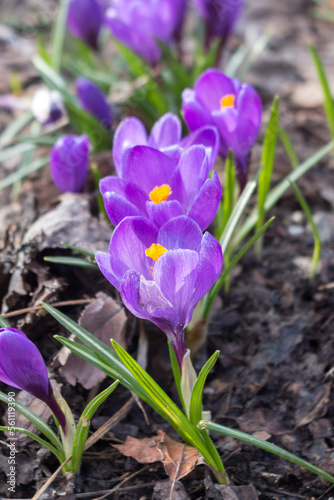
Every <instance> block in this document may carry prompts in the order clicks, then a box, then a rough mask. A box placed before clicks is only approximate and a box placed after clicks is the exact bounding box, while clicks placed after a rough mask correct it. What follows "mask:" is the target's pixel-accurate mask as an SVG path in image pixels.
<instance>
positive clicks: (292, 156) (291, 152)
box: [278, 127, 299, 168]
mask: <svg viewBox="0 0 334 500" xmlns="http://www.w3.org/2000/svg"><path fill="white" fill-rule="evenodd" d="M278 136H279V138H280V140H281V142H282V144H283V146H284V149H285V152H286V154H287V155H288V157H289V160H290V163H291V166H292V168H297V167H298V165H299V159H298V156H297V154H296V151H295V148H294V147H293V144H292V142H291V141H290V138H289V136H288V134H287V133H286V132H285V130H284V128H282V127H280V128H279V129H278Z"/></svg>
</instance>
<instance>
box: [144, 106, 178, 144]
mask: <svg viewBox="0 0 334 500" xmlns="http://www.w3.org/2000/svg"><path fill="white" fill-rule="evenodd" d="M181 137H182V125H181V121H180V119H179V118H178V116H176V115H174V114H173V113H166V114H165V115H163V116H162V117H161V118H160V120H158V121H157V122H156V123H155V124H154V125H153V128H152V130H151V133H150V137H149V139H148V146H150V147H152V148H156V149H162V148H167V147H169V146H172V145H174V144H176V143H178V142H179V141H180V140H181Z"/></svg>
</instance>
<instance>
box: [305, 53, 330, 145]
mask: <svg viewBox="0 0 334 500" xmlns="http://www.w3.org/2000/svg"><path fill="white" fill-rule="evenodd" d="M309 49H310V52H311V56H312V58H313V62H314V65H315V67H316V70H317V73H318V78H319V82H320V84H321V88H322V92H323V94H324V108H325V113H326V117H327V122H328V126H329V130H330V132H331V135H332V139H333V140H334V102H333V97H332V92H331V89H330V86H329V83H328V78H327V75H326V71H325V68H324V66H323V64H322V62H321V59H320V57H319V55H318V52H317V51H316V50H315V48H314V47H313V45H312V44H309Z"/></svg>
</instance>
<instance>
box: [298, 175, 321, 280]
mask: <svg viewBox="0 0 334 500" xmlns="http://www.w3.org/2000/svg"><path fill="white" fill-rule="evenodd" d="M291 187H292V189H293V191H294V193H295V195H296V198H297V200H298V201H299V203H300V206H301V207H302V209H303V211H304V213H305V215H306V217H307V220H308V223H309V224H310V226H311V229H312V233H313V238H314V250H313V258H312V269H311V272H310V280H312V279H313V277H314V274H315V271H316V268H317V265H318V263H319V260H320V253H321V238H320V234H319V231H318V228H317V226H316V225H315V222H314V220H313V217H312V212H311V210H310V207H309V206H308V204H307V201H306V200H305V198H304V196H303V195H302V193H301V191H300V189H299V188H298V187H297V186H296V184H294V183H293V182H291Z"/></svg>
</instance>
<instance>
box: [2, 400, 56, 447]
mask: <svg viewBox="0 0 334 500" xmlns="http://www.w3.org/2000/svg"><path fill="white" fill-rule="evenodd" d="M0 401H3V402H4V403H7V404H8V403H9V400H8V396H7V395H6V394H4V393H3V392H1V391H0ZM15 409H16V410H17V411H18V412H19V413H21V415H23V416H24V417H26V418H27V419H28V420H29V421H30V422H31V423H32V424H34V426H35V427H36V428H37V429H38V430H39V431H40V432H41V433H42V434H44V436H45V437H46V438H48V440H49V441H51V443H52V444H54V446H55V447H56V448H57V449H58V448H59V440H58V438H57V435H56V434H55V433H54V432H53V430H52V429H51V427H50V426H49V425H48V424H47V423H46V422H44V420H42V419H41V418H40V417H38V416H37V415H36V414H35V413H33V412H32V411H31V410H29V408H27V407H26V406H24V405H23V404H21V403H19V402H18V401H15Z"/></svg>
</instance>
